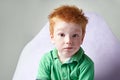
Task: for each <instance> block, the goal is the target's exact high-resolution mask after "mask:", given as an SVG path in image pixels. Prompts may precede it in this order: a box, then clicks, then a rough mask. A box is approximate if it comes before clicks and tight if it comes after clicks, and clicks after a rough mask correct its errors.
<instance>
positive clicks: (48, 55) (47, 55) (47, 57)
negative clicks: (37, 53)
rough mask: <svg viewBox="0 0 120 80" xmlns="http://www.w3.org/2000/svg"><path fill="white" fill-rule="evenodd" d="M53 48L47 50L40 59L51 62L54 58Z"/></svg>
mask: <svg viewBox="0 0 120 80" xmlns="http://www.w3.org/2000/svg"><path fill="white" fill-rule="evenodd" d="M52 54H53V50H51V51H49V52H46V53H45V54H44V55H43V56H42V57H41V59H40V61H45V62H50V61H51V60H52Z"/></svg>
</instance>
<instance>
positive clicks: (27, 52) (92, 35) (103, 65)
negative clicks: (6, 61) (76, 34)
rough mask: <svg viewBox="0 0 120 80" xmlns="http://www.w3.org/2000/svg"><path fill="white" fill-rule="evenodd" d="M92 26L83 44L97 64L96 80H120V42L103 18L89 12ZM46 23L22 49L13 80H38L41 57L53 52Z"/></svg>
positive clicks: (89, 24) (89, 26)
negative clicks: (50, 51) (36, 79)
mask: <svg viewBox="0 0 120 80" xmlns="http://www.w3.org/2000/svg"><path fill="white" fill-rule="evenodd" d="M86 16H87V17H88V20H89V23H88V25H87V29H86V36H85V38H84V42H83V45H82V47H83V49H84V50H85V53H86V54H87V55H88V56H89V57H91V59H92V60H93V61H94V64H95V80H120V76H119V75H120V61H119V57H120V43H119V41H118V40H117V38H116V37H115V36H114V35H113V33H112V32H111V30H110V29H109V27H108V25H107V24H106V23H105V21H104V19H103V18H102V17H101V16H99V15H97V14H95V13H86ZM48 27H49V24H48V23H47V24H46V25H45V26H44V27H43V29H42V30H41V31H40V32H39V33H38V35H37V36H35V38H33V40H31V41H30V42H29V43H28V44H27V45H26V46H25V48H24V49H23V51H22V53H21V55H20V58H19V61H18V64H17V67H16V71H15V73H14V76H13V80H35V78H36V75H37V70H38V65H39V60H40V57H41V56H42V55H43V54H44V53H45V52H47V51H49V50H51V49H52V48H53V47H54V45H53V44H52V43H51V42H50V37H49V28H48Z"/></svg>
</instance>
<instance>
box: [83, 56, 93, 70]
mask: <svg viewBox="0 0 120 80" xmlns="http://www.w3.org/2000/svg"><path fill="white" fill-rule="evenodd" d="M83 67H93V68H94V62H93V61H92V59H91V58H90V57H89V56H87V55H86V54H83V55H82V58H81V68H83Z"/></svg>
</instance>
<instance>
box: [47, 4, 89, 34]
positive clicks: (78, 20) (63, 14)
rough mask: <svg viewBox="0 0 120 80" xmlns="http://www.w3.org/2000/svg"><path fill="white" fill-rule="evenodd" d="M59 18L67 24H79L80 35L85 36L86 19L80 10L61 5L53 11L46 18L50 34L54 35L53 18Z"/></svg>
mask: <svg viewBox="0 0 120 80" xmlns="http://www.w3.org/2000/svg"><path fill="white" fill-rule="evenodd" d="M55 17H57V18H60V19H62V20H64V21H65V22H68V23H75V24H79V25H80V27H81V28H82V33H83V34H85V29H86V24H87V23H88V19H87V17H86V16H84V13H83V11H82V9H79V8H77V7H76V6H69V5H63V6H61V7H58V8H56V9H54V11H53V12H52V13H51V14H50V15H49V16H48V19H49V23H50V28H49V29H50V34H53V33H54V24H55V21H54V20H53V18H55Z"/></svg>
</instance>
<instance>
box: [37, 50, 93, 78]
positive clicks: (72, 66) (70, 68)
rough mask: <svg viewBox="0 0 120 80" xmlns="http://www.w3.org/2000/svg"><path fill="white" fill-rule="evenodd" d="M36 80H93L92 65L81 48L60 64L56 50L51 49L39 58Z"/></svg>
mask: <svg viewBox="0 0 120 80" xmlns="http://www.w3.org/2000/svg"><path fill="white" fill-rule="evenodd" d="M36 80H94V63H93V61H92V60H91V59H90V58H89V57H88V56H87V55H85V54H84V51H83V49H82V48H80V49H79V51H78V52H77V53H76V54H75V55H73V56H72V57H71V59H70V60H69V61H67V62H66V63H61V62H60V60H59V58H58V56H57V49H53V50H52V51H50V52H48V53H47V54H45V55H44V56H43V57H42V58H41V60H40V64H39V69H38V74H37V79H36Z"/></svg>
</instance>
